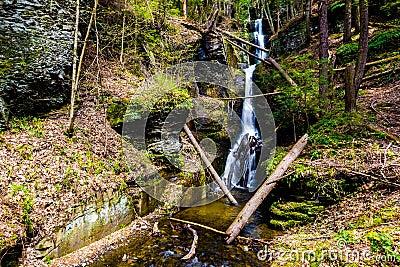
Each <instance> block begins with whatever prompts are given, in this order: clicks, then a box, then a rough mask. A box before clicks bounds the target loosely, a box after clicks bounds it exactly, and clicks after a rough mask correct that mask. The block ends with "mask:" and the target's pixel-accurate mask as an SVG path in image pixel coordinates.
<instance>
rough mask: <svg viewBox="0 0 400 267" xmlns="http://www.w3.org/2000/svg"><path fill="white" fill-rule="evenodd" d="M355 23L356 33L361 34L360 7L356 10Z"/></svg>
mask: <svg viewBox="0 0 400 267" xmlns="http://www.w3.org/2000/svg"><path fill="white" fill-rule="evenodd" d="M354 19H355V21H354V28H355V31H354V33H356V34H357V33H359V32H360V5H357V8H356V16H355V17H354Z"/></svg>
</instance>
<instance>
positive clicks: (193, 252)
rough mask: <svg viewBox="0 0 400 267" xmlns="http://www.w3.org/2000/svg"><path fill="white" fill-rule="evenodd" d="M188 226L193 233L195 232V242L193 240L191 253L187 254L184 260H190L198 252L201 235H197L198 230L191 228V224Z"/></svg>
mask: <svg viewBox="0 0 400 267" xmlns="http://www.w3.org/2000/svg"><path fill="white" fill-rule="evenodd" d="M186 228H187V229H188V230H190V231H191V232H192V234H193V242H192V247H191V248H190V251H189V253H188V254H186V255H185V256H184V257H183V258H182V260H189V259H191V258H192V257H193V256H194V254H195V253H196V247H197V241H198V240H199V236H198V235H197V232H196V230H194V229H193V228H191V227H190V224H188V225H187V226H186Z"/></svg>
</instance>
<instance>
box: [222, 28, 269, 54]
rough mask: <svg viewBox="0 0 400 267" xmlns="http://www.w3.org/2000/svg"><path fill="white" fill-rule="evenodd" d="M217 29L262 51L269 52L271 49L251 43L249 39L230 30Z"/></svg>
mask: <svg viewBox="0 0 400 267" xmlns="http://www.w3.org/2000/svg"><path fill="white" fill-rule="evenodd" d="M216 31H217V32H219V33H222V34H225V35H226V36H228V37H231V38H233V39H235V40H237V41H239V42H242V43H244V44H247V45H249V46H252V47H254V48H257V49H258V50H261V51H264V52H267V53H269V50H268V49H266V48H264V47H261V46H259V45H256V44H252V43H250V42H249V41H247V40H245V39H242V38H240V37H237V36H236V35H233V34H232V33H230V32H227V31H224V30H221V29H218V28H217V29H216Z"/></svg>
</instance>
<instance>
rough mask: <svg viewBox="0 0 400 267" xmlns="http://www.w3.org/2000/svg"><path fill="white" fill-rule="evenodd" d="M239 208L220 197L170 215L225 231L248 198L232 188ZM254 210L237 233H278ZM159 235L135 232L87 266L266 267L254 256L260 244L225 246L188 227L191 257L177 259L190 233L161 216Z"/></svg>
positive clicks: (186, 247) (221, 239)
mask: <svg viewBox="0 0 400 267" xmlns="http://www.w3.org/2000/svg"><path fill="white" fill-rule="evenodd" d="M233 195H234V196H235V198H236V199H237V200H238V202H239V207H234V206H232V205H230V204H229V202H228V200H226V199H225V198H222V199H220V200H218V201H215V202H213V203H210V204H208V205H205V206H199V207H192V208H187V209H184V210H182V211H180V212H179V213H177V214H175V215H174V218H179V219H182V220H187V221H192V222H196V223H200V224H203V225H206V226H210V227H213V228H215V229H218V230H221V231H225V230H226V229H227V228H228V227H229V225H230V224H231V222H232V221H233V220H234V218H235V217H236V215H237V214H238V213H239V211H240V210H241V208H242V207H243V206H244V204H245V203H246V202H247V200H248V199H249V198H250V197H251V194H250V193H248V192H245V191H239V190H233ZM261 210H262V209H260V210H257V211H256V212H255V213H254V214H253V216H252V218H251V220H250V221H249V222H248V223H247V224H246V226H245V228H244V229H243V230H242V232H241V236H245V237H252V238H262V239H265V240H271V239H272V238H274V237H275V236H277V235H280V234H281V233H282V232H281V231H277V230H272V229H270V228H268V226H267V217H266V214H264V212H262V211H261ZM158 227H159V230H160V232H161V234H160V235H159V236H149V235H147V234H139V235H133V236H131V237H130V238H129V239H128V240H127V241H125V243H124V245H122V246H119V247H118V249H116V250H110V251H107V252H105V253H104V254H103V255H102V256H101V257H100V260H98V261H97V262H94V263H92V264H91V265H90V266H91V267H100V266H121V267H122V266H204V267H205V266H210V267H211V266H245V267H247V266H267V265H268V264H267V262H263V261H260V260H259V259H258V258H257V252H258V251H259V250H261V249H262V245H261V244H257V245H246V244H238V243H237V242H233V243H232V244H230V245H227V244H226V242H225V240H224V237H223V236H222V235H220V234H218V233H215V232H213V231H210V230H206V229H203V228H201V227H198V226H195V225H194V226H192V228H193V229H195V230H196V231H197V234H198V237H199V240H198V245H197V249H196V254H195V257H194V259H193V260H192V261H191V262H190V261H184V260H181V258H182V257H183V256H185V255H186V254H187V253H188V251H189V249H190V247H191V244H192V241H193V236H192V233H191V232H190V231H188V230H187V229H185V228H183V224H182V223H178V222H175V221H171V220H168V219H162V220H161V221H159V225H158Z"/></svg>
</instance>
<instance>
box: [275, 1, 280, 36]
mask: <svg viewBox="0 0 400 267" xmlns="http://www.w3.org/2000/svg"><path fill="white" fill-rule="evenodd" d="M280 28H281V5H280V1H277V3H276V31H277V32H278V31H279V29H280Z"/></svg>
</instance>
